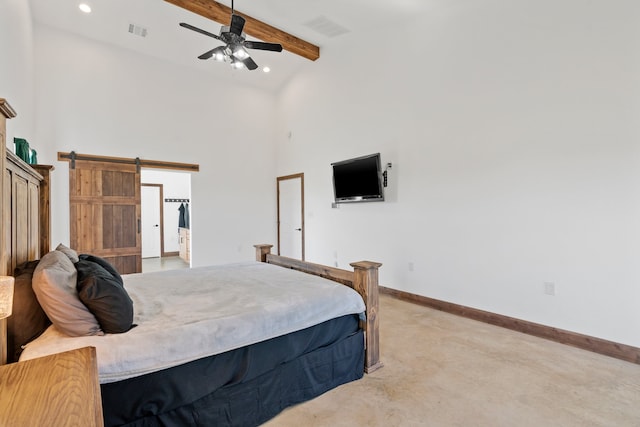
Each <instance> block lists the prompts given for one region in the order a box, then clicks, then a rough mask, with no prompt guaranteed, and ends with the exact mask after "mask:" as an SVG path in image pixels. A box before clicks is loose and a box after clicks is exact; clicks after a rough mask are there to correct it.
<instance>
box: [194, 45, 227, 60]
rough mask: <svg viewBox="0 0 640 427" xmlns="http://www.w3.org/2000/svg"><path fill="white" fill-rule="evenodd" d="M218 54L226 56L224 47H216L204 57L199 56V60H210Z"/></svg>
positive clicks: (204, 54) (203, 55)
mask: <svg viewBox="0 0 640 427" xmlns="http://www.w3.org/2000/svg"><path fill="white" fill-rule="evenodd" d="M218 54H221V55H224V46H218V47H214V48H213V49H211V50H210V51H208V52H205V53H203V54H202V55H200V56H198V59H209V58H211V57H212V56H213V55H218Z"/></svg>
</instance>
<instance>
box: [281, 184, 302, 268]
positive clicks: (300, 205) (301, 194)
mask: <svg viewBox="0 0 640 427" xmlns="http://www.w3.org/2000/svg"><path fill="white" fill-rule="evenodd" d="M289 179H299V180H300V228H301V230H300V232H301V243H302V248H301V249H302V251H301V254H302V261H304V256H305V255H304V247H305V243H304V238H305V226H304V173H296V174H292V175H285V176H279V177H277V178H276V184H277V206H278V255H281V254H280V182H281V181H285V180H289Z"/></svg>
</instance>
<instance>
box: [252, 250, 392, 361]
mask: <svg viewBox="0 0 640 427" xmlns="http://www.w3.org/2000/svg"><path fill="white" fill-rule="evenodd" d="M253 247H255V248H256V261H259V262H266V263H269V264H274V265H279V266H280V267H284V268H291V269H293V270H298V271H302V272H305V273H308V274H313V275H316V276H320V277H324V278H325V279H329V280H333V281H335V282H338V283H342V284H343V285H346V286H349V287H350V288H352V289H354V290H355V291H356V292H358V294H360V296H361V297H362V300H363V301H364V303H365V305H366V312H365V313H366V316H367V319H366V321H364V322H362V321H361V322H360V325H361V327H362V329H363V330H364V334H365V355H364V371H365V372H366V373H371V372H373V371H375V370H377V369H379V368H382V366H383V364H382V362H380V336H379V334H380V324H379V321H378V304H379V300H378V269H379V268H380V266H382V264H380V263H379V262H373V261H359V262H354V263H351V264H350V265H351V267H353V271H348V270H343V269H340V268H336V267H329V266H326V265H321V264H314V263H312V262H307V261H300V260H298V259H294V258H288V257H284V256H280V255H274V254H272V253H271V248H272V247H273V245H269V244H261V245H253Z"/></svg>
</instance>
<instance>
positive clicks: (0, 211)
mask: <svg viewBox="0 0 640 427" xmlns="http://www.w3.org/2000/svg"><path fill="white" fill-rule="evenodd" d="M15 116H16V112H15V111H14V110H13V108H11V105H9V103H8V102H7V101H6V100H5V99H4V98H0V144H2V146H0V171H2V173H0V189H3V193H4V189H5V188H6V187H5V182H4V181H5V178H4V177H5V173H4V170H5V167H4V164H5V148H4V147H6V145H7V142H6V138H7V119H11V118H13V117H15ZM10 215H11V205H7V204H6V199H5V197H4V196H3V197H0V275H1V276H7V275H11V271H9V269H8V265H7V264H8V263H10V258H9V255H8V254H7V253H5V250H4V248H6V247H7V244H6V239H7V233H10V232H11V231H10V227H7V226H6V224H7V223H6V221H5V219H6V218H7V217H9V216H10ZM6 343H7V319H0V364H1V365H4V364H5V363H6V362H7V346H6Z"/></svg>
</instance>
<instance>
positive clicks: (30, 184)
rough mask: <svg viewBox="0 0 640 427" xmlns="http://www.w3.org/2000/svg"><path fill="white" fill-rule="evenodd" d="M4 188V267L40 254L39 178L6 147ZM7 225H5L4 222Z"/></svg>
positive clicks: (9, 269)
mask: <svg viewBox="0 0 640 427" xmlns="http://www.w3.org/2000/svg"><path fill="white" fill-rule="evenodd" d="M5 155H6V157H5V170H4V191H3V213H2V215H3V223H4V224H5V229H4V233H5V234H4V238H3V241H4V245H3V246H4V251H5V256H6V257H7V258H5V260H6V261H5V262H6V265H5V269H6V270H5V271H7V272H10V273H12V272H13V270H14V268H15V267H16V265H19V264H21V263H23V262H25V261H29V260H34V259H39V258H40V255H41V253H40V209H39V200H40V181H42V179H43V177H42V175H40V174H39V173H38V172H36V171H35V170H34V169H33V168H32V167H31V166H29V165H28V164H26V163H25V162H24V161H22V160H21V159H19V158H18V157H17V156H16V155H15V154H13V153H12V152H11V151H9V150H6V154H5ZM7 225H8V226H7Z"/></svg>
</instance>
